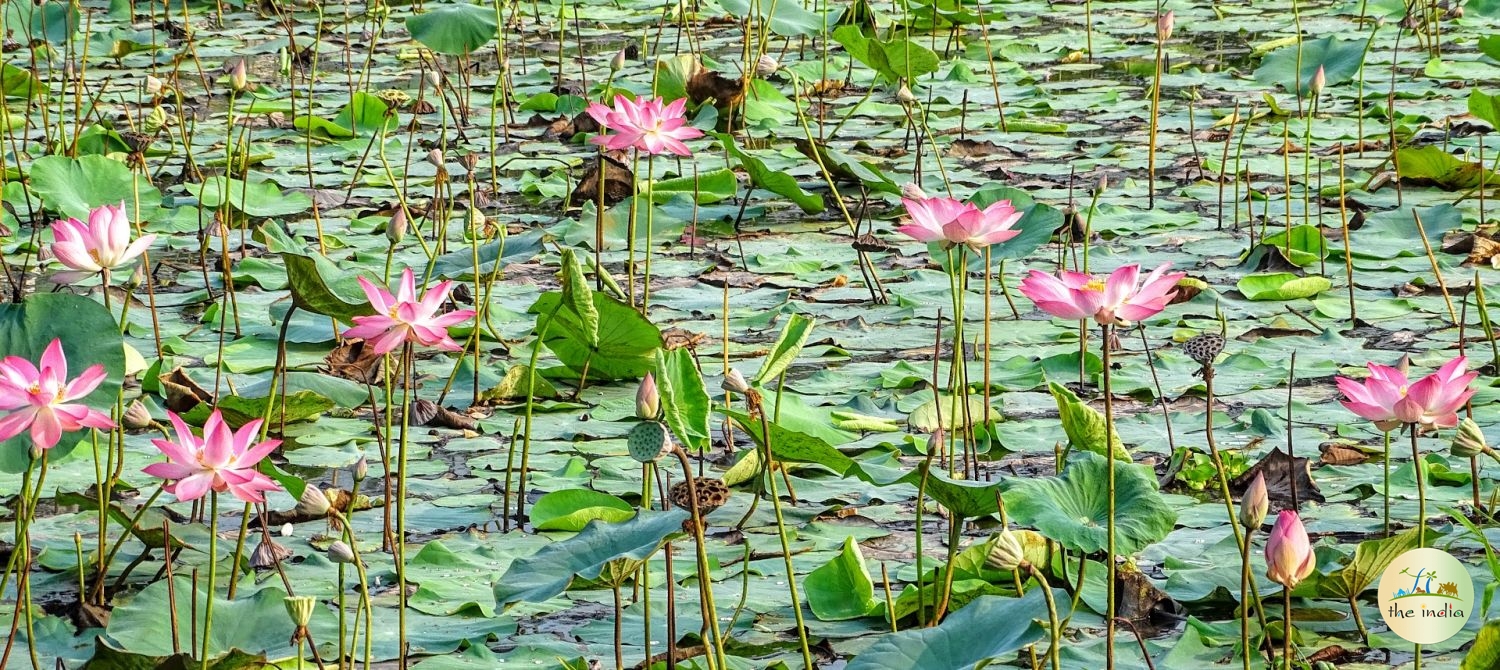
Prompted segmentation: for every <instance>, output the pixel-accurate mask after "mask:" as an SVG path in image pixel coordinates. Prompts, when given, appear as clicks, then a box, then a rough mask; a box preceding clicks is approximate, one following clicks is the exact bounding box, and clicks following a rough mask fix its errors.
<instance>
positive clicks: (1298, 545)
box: [1266, 510, 1317, 589]
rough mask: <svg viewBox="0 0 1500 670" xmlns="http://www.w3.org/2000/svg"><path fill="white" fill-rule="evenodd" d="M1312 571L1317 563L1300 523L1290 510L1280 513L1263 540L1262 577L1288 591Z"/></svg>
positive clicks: (1300, 520)
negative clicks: (1263, 573) (1264, 569)
mask: <svg viewBox="0 0 1500 670" xmlns="http://www.w3.org/2000/svg"><path fill="white" fill-rule="evenodd" d="M1315 568H1317V559H1316V558H1315V556H1314V554H1313V548H1312V543H1311V542H1309V541H1308V539H1307V530H1306V529H1305V528H1303V527H1302V519H1301V518H1300V517H1298V516H1297V513H1296V512H1294V511H1292V510H1284V511H1282V512H1281V514H1280V515H1278V516H1277V517H1276V525H1274V526H1272V527H1271V536H1270V537H1269V538H1267V539H1266V576H1267V577H1269V578H1270V579H1271V581H1273V582H1276V583H1277V584H1280V585H1282V586H1285V587H1286V588H1289V589H1290V588H1296V586H1297V584H1299V583H1301V582H1302V580H1304V579H1307V577H1308V576H1309V575H1311V574H1312V573H1313V570H1314V569H1315Z"/></svg>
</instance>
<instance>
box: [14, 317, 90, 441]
mask: <svg viewBox="0 0 1500 670" xmlns="http://www.w3.org/2000/svg"><path fill="white" fill-rule="evenodd" d="M104 377H105V372H104V366H103V365H91V366H89V367H88V369H86V370H84V371H83V374H81V375H78V377H76V378H74V379H73V380H72V381H69V380H68V358H67V356H66V355H64V354H63V348H62V340H59V339H53V340H52V342H51V343H50V344H48V345H47V349H46V351H44V352H42V360H41V367H40V368H38V367H37V366H36V365H33V364H32V363H31V361H28V360H26V359H24V358H21V357H20V356H6V357H5V359H4V360H0V410H9V412H10V413H9V414H6V415H5V416H4V417H0V441H3V440H8V439H10V438H12V437H15V436H17V435H20V434H21V433H24V432H26V431H27V430H28V429H29V430H30V431H31V445H32V448H33V451H34V452H35V451H44V450H47V449H51V448H52V447H54V446H56V445H57V442H58V441H59V440H61V439H62V434H63V433H71V432H73V431H76V430H82V429H84V428H114V427H115V423H114V421H112V420H110V418H109V415H108V414H105V413H104V412H101V411H99V410H97V409H93V408H91V407H89V406H88V405H85V404H83V403H78V402H74V401H76V400H82V399H83V398H84V397H85V396H87V395H88V394H90V393H93V391H94V389H96V388H98V387H99V384H101V383H103V382H104Z"/></svg>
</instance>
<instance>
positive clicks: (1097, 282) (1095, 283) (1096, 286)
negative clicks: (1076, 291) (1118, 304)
mask: <svg viewBox="0 0 1500 670" xmlns="http://www.w3.org/2000/svg"><path fill="white" fill-rule="evenodd" d="M1083 290H1085V291H1094V292H1096V293H1097V292H1100V291H1103V290H1104V280H1102V279H1090V280H1089V283H1087V284H1084V285H1083Z"/></svg>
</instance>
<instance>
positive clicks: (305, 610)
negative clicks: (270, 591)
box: [281, 596, 318, 628]
mask: <svg viewBox="0 0 1500 670" xmlns="http://www.w3.org/2000/svg"><path fill="white" fill-rule="evenodd" d="M281 604H283V605H286V615H287V616H289V617H291V619H292V625H294V626H296V627H298V628H306V627H307V624H308V623H309V622H311V621H312V615H313V608H314V607H316V606H317V604H318V599H317V598H314V597H312V596H287V597H285V598H283V599H282V600H281Z"/></svg>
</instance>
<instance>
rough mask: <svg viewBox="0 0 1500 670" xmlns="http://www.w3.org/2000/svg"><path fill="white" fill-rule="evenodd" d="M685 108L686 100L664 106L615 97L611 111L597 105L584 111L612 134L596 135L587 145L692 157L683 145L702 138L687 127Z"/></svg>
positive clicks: (652, 101)
mask: <svg viewBox="0 0 1500 670" xmlns="http://www.w3.org/2000/svg"><path fill="white" fill-rule="evenodd" d="M686 108H687V98H679V99H677V100H674V101H672V103H671V104H668V105H665V106H664V105H663V104H662V99H661V98H659V97H654V98H651V99H650V100H645V99H637V100H629V99H627V98H626V97H625V96H623V95H616V96H615V106H614V107H613V108H610V107H605V106H604V105H601V104H599V103H597V102H596V103H593V104H590V105H589V107H588V109H587V110H586V111H587V112H588V114H589V116H592V117H594V120H595V121H598V122H599V126H600V127H602V128H604V129H605V130H611V131H614V133H613V134H604V133H601V134H599V135H595V136H594V138H593V139H591V140H589V141H591V142H593V143H594V144H598V145H601V146H603V147H604V148H606V149H609V150H611V151H623V150H625V149H631V148H634V149H636V150H638V151H644V152H646V153H648V154H651V155H653V156H655V155H660V154H664V153H667V152H671V153H674V154H677V155H678V156H691V155H693V152H692V150H690V149H688V147H687V145H686V144H683V143H682V141H683V140H690V139H693V138H695V137H702V136H703V131H701V130H698V129H697V128H694V127H692V126H689V125H687V117H686V115H685V114H684V110H685V109H686Z"/></svg>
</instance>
